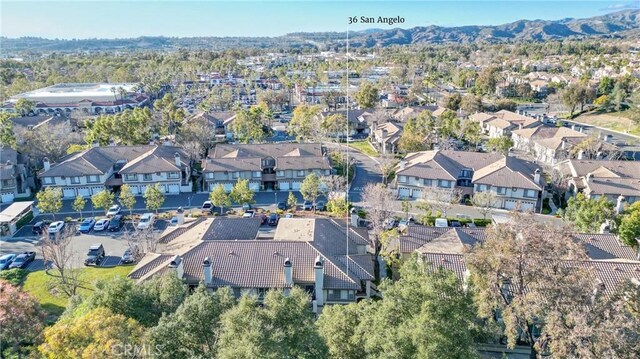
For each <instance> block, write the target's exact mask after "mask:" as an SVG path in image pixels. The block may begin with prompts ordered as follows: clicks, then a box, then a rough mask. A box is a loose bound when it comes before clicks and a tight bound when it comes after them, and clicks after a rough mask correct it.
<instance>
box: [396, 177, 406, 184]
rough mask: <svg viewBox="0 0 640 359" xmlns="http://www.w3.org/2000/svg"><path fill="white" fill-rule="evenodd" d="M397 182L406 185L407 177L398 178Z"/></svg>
mask: <svg viewBox="0 0 640 359" xmlns="http://www.w3.org/2000/svg"><path fill="white" fill-rule="evenodd" d="M398 182H400V183H407V176H398Z"/></svg>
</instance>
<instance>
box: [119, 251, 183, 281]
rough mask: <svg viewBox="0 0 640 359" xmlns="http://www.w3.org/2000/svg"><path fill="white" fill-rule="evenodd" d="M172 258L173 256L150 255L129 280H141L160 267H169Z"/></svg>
mask: <svg viewBox="0 0 640 359" xmlns="http://www.w3.org/2000/svg"><path fill="white" fill-rule="evenodd" d="M147 256H148V258H147ZM171 258H173V255H171V254H157V253H149V254H147V255H145V256H144V258H143V260H142V261H140V263H138V265H136V267H135V268H134V269H133V270H132V271H131V273H129V278H133V279H141V278H143V277H145V276H146V275H147V274H149V273H151V272H152V271H156V270H157V269H158V268H159V267H162V266H166V265H168V264H169V261H170V260H171Z"/></svg>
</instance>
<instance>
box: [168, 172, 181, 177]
mask: <svg viewBox="0 0 640 359" xmlns="http://www.w3.org/2000/svg"><path fill="white" fill-rule="evenodd" d="M167 178H180V172H169V173H168V175H167Z"/></svg>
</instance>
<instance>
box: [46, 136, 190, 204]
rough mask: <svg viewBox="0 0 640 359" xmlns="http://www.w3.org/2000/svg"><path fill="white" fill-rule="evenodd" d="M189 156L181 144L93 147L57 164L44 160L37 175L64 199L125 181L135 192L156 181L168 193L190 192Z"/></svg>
mask: <svg viewBox="0 0 640 359" xmlns="http://www.w3.org/2000/svg"><path fill="white" fill-rule="evenodd" d="M188 158H189V156H188V155H187V154H186V153H185V152H184V151H183V150H182V148H180V147H174V146H157V145H138V146H103V147H100V146H95V147H91V148H89V149H86V150H84V151H81V152H77V153H74V154H71V155H68V156H66V157H64V158H62V160H61V161H60V163H57V164H52V163H50V162H49V160H48V159H47V158H45V159H44V161H43V165H44V168H43V169H42V170H41V171H40V173H39V174H38V178H39V179H40V181H41V182H42V186H43V187H44V188H47V187H53V188H60V189H61V190H62V195H63V197H64V198H75V197H76V196H78V195H80V196H84V197H89V196H92V195H93V194H95V193H98V192H100V191H103V190H104V189H105V188H111V189H118V188H119V187H120V186H122V185H123V184H128V185H129V186H130V187H131V189H132V192H133V193H134V194H135V195H142V194H144V192H145V190H146V187H147V186H148V185H153V184H155V183H159V184H160V186H161V188H162V189H164V191H165V193H167V194H176V193H180V192H191V190H192V183H191V169H190V166H189V162H188Z"/></svg>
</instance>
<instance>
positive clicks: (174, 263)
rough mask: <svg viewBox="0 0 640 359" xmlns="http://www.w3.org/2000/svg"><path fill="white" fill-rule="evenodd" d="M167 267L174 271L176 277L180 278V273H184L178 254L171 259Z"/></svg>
mask: <svg viewBox="0 0 640 359" xmlns="http://www.w3.org/2000/svg"><path fill="white" fill-rule="evenodd" d="M169 268H171V269H173V270H175V271H176V275H177V276H178V278H180V279H182V275H183V274H184V268H183V266H182V258H180V256H175V257H173V259H171V262H170V263H169Z"/></svg>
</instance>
